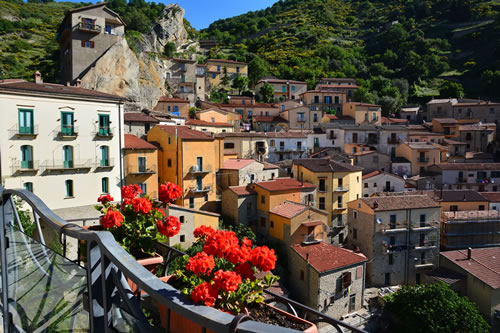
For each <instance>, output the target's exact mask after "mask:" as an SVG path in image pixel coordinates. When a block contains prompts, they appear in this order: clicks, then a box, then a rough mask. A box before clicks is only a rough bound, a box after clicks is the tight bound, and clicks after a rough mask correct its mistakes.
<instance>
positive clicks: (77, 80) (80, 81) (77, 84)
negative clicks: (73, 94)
mask: <svg viewBox="0 0 500 333" xmlns="http://www.w3.org/2000/svg"><path fill="white" fill-rule="evenodd" d="M75 87H77V88H81V87H82V80H80V79H76V81H75Z"/></svg>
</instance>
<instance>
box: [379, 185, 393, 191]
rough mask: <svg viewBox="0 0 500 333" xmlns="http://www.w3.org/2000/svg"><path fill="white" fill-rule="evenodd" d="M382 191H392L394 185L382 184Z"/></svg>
mask: <svg viewBox="0 0 500 333" xmlns="http://www.w3.org/2000/svg"><path fill="white" fill-rule="evenodd" d="M382 191H383V192H394V186H389V187H387V186H384V188H383V190H382Z"/></svg>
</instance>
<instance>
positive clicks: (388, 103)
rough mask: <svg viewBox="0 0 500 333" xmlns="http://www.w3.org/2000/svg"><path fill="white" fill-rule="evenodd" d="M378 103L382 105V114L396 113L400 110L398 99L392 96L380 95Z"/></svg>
mask: <svg viewBox="0 0 500 333" xmlns="http://www.w3.org/2000/svg"><path fill="white" fill-rule="evenodd" d="M378 104H379V105H380V106H381V107H382V114H383V115H385V116H387V115H390V114H392V113H395V112H396V111H397V110H398V100H397V99H396V98H394V97H391V96H382V97H380V98H379V100H378Z"/></svg>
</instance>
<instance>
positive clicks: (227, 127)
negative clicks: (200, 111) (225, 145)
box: [186, 119, 234, 133]
mask: <svg viewBox="0 0 500 333" xmlns="http://www.w3.org/2000/svg"><path fill="white" fill-rule="evenodd" d="M186 126H189V127H190V128H192V129H194V130H197V131H201V132H210V133H231V132H233V130H234V128H233V125H231V124H228V123H216V122H209V121H204V120H199V119H191V120H188V121H186Z"/></svg>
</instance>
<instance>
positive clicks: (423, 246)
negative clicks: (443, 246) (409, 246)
mask: <svg viewBox="0 0 500 333" xmlns="http://www.w3.org/2000/svg"><path fill="white" fill-rule="evenodd" d="M437 237H439V236H437ZM437 245H438V242H437V241H435V240H432V241H431V240H425V241H424V242H423V243H419V244H418V245H415V250H416V251H418V250H430V249H435V248H437Z"/></svg>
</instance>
